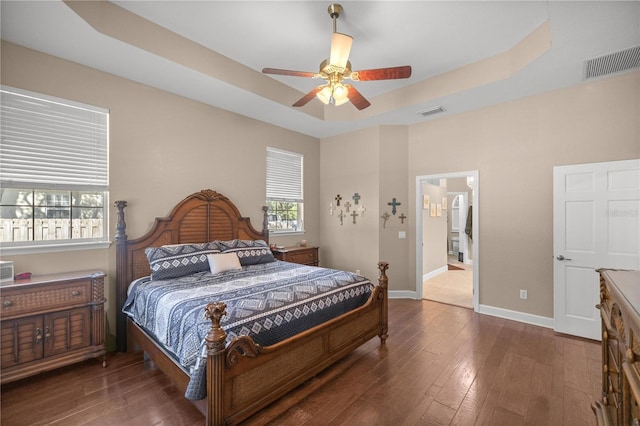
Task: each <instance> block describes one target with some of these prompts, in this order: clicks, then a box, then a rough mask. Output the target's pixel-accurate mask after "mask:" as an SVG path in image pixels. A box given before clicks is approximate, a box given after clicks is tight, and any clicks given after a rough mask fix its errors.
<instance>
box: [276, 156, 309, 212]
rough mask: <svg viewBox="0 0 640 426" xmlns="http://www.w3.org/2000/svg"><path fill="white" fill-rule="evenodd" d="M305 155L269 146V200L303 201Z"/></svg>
mask: <svg viewBox="0 0 640 426" xmlns="http://www.w3.org/2000/svg"><path fill="white" fill-rule="evenodd" d="M303 159H304V156H303V155H302V154H297V153H294V152H288V151H282V150H279V149H274V148H269V147H268V148H267V200H272V201H287V202H294V203H302V202H303V201H304V198H303V191H302V187H303V186H302V184H303V182H302V170H303V169H302V165H303Z"/></svg>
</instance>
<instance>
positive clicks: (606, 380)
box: [591, 269, 640, 426]
mask: <svg viewBox="0 0 640 426" xmlns="http://www.w3.org/2000/svg"><path fill="white" fill-rule="evenodd" d="M598 272H599V273H600V304H599V305H598V307H599V308H600V316H601V319H602V398H600V399H599V400H598V401H596V402H594V403H593V404H592V405H591V407H592V409H593V411H594V413H595V414H596V419H597V423H598V425H616V426H629V425H632V426H640V406H639V403H640V271H622V270H613V269H600V270H598Z"/></svg>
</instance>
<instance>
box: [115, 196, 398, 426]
mask: <svg viewBox="0 0 640 426" xmlns="http://www.w3.org/2000/svg"><path fill="white" fill-rule="evenodd" d="M115 205H116V207H117V209H118V223H117V233H116V236H115V241H116V287H117V288H116V301H117V307H118V317H117V320H118V323H117V341H118V349H119V350H126V349H127V342H128V341H129V340H132V341H134V342H135V343H136V344H137V345H138V346H139V347H141V348H142V349H143V350H144V351H145V352H146V353H147V354H148V355H149V356H150V357H151V359H152V360H153V361H154V362H155V363H156V365H158V367H159V368H160V369H161V370H162V371H163V372H164V373H165V374H167V376H169V377H170V378H171V379H172V381H173V382H174V384H175V385H176V386H177V387H178V389H179V390H180V391H181V392H184V391H185V390H186V388H187V384H188V383H189V376H188V375H187V374H186V373H185V372H184V371H183V370H182V368H180V367H179V366H178V365H177V364H176V363H175V362H174V361H173V359H172V358H171V357H170V356H169V354H167V353H166V352H165V351H164V349H162V348H161V347H160V346H159V345H158V344H157V343H156V342H155V341H154V339H152V338H151V337H150V336H148V335H147V334H146V333H145V331H144V330H142V329H141V328H140V327H138V326H137V325H136V324H134V323H133V322H131V321H128V320H127V318H126V316H125V315H124V313H122V312H121V311H120V309H121V308H122V306H123V304H124V302H125V300H126V295H127V288H128V286H129V284H130V283H131V282H132V281H133V280H135V279H137V278H140V277H142V276H145V275H149V273H150V270H149V264H148V262H147V259H146V256H145V253H144V251H145V249H146V248H147V247H158V246H161V245H165V244H182V243H199V242H207V241H213V240H230V239H234V238H238V239H254V240H255V239H262V240H264V241H266V242H268V241H269V231H268V229H267V209H266V207H263V224H262V225H263V228H262V232H258V231H256V230H255V229H254V228H253V226H252V225H251V223H250V221H249V219H248V218H245V217H242V216H241V215H240V213H239V211H238V209H237V208H236V206H235V205H234V204H233V203H232V202H231V201H230V200H229V199H228V198H227V197H225V196H224V195H222V194H219V193H217V192H215V191H212V190H203V191H200V192H197V193H194V194H191V195H190V196H188V197H187V198H185V199H184V200H182V201H181V202H180V203H179V204H177V205H176V206H175V207H174V209H173V210H172V211H171V213H170V215H169V216H168V217H165V218H157V219H156V221H155V222H154V225H153V227H152V228H151V230H150V231H149V232H148V233H147V234H145V235H144V236H142V237H140V238H137V239H134V240H129V239H128V237H127V235H126V233H125V229H126V224H125V218H124V209H125V207H126V206H127V202H126V201H116V202H115ZM387 268H388V264H387V263H386V262H380V263H378V269H379V271H380V275H379V279H378V285H377V286H375V287H374V290H373V292H372V294H371V297H370V298H369V300H368V301H367V302H366V303H365V304H364V305H363V306H361V307H359V308H358V309H356V310H353V311H351V312H349V313H346V314H343V315H341V316H339V317H337V318H334V319H333V320H331V321H328V322H326V323H323V324H320V325H318V326H316V327H314V328H312V329H310V330H307V331H305V332H303V333H300V334H298V335H296V336H293V337H291V338H289V339H286V340H284V341H282V342H280V343H277V344H275V345H271V346H268V347H261V346H259V345H257V344H255V342H254V341H253V340H252V339H251V338H249V337H247V336H241V337H238V338H236V339H234V340H232V341H231V342H228V343H227V341H226V337H227V336H226V333H225V332H224V330H223V329H222V328H221V327H220V320H221V318H222V317H223V316H224V314H225V308H226V306H225V304H224V303H221V302H218V303H213V304H209V305H207V307H206V315H207V316H208V318H210V320H211V323H212V326H211V329H210V331H209V333H208V335H207V349H208V356H207V395H208V397H207V399H206V401H204V403H201V402H200V401H198V402H196V403H195V405H196V407H198V408H199V409H200V410H201V411H202V412H203V413H204V414H206V418H207V425H225V424H236V423H239V422H240V421H242V420H244V419H246V418H248V417H249V416H251V415H252V414H254V413H256V412H257V411H258V410H260V409H262V408H264V407H265V406H267V405H268V404H270V403H271V402H273V401H275V400H276V399H278V398H280V397H281V396H283V395H285V394H286V393H287V392H289V391H290V390H292V389H293V388H295V387H296V386H298V385H300V384H301V383H303V382H304V381H306V380H308V379H310V378H311V377H313V376H315V375H316V374H318V373H319V372H320V371H322V370H323V369H325V368H327V367H328V366H330V365H332V364H333V363H335V362H336V361H338V360H339V359H340V358H342V357H344V356H345V355H347V354H348V353H350V352H351V351H353V350H354V349H355V348H357V347H358V346H360V345H362V344H363V343H364V342H366V341H368V340H370V339H371V338H373V337H375V336H379V337H380V340H381V342H382V344H384V343H385V341H386V339H387V333H388V327H387V283H388V279H387V276H386V270H387ZM129 348H131V346H129Z"/></svg>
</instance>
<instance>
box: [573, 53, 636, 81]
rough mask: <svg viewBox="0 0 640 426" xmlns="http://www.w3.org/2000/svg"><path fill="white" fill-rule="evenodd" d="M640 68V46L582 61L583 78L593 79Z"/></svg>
mask: <svg viewBox="0 0 640 426" xmlns="http://www.w3.org/2000/svg"><path fill="white" fill-rule="evenodd" d="M638 67H640V46H635V47H630V48H629V49H625V50H620V51H618V52H613V53H609V54H607V55H603V56H599V57H597V58H593V59H589V60H586V61H584V78H585V80H586V79H589V78H595V77H600V76H603V75H607V74H613V73H614V72H620V71H626V70H630V69H632V68H638Z"/></svg>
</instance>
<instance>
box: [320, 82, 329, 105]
mask: <svg viewBox="0 0 640 426" xmlns="http://www.w3.org/2000/svg"><path fill="white" fill-rule="evenodd" d="M316 97H317V98H318V99H320V101H322V103H323V104H325V105H329V102H331V87H330V86H329V85H328V84H327V85H326V86H324V87H323V88H322V90H320V91H319V92H318V93H316Z"/></svg>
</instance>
